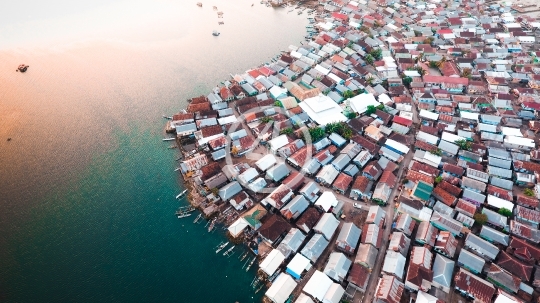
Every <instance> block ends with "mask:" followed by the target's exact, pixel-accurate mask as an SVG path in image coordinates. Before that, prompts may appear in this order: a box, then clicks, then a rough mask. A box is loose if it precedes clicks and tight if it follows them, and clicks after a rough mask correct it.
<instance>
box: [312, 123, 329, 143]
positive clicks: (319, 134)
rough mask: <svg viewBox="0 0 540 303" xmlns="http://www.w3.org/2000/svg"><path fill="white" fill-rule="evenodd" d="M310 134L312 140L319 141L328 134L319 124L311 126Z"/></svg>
mask: <svg viewBox="0 0 540 303" xmlns="http://www.w3.org/2000/svg"><path fill="white" fill-rule="evenodd" d="M309 135H310V136H311V141H312V142H317V141H319V140H321V139H322V138H324V137H325V136H326V134H325V133H324V130H323V129H322V128H320V127H318V126H315V127H312V128H310V129H309Z"/></svg>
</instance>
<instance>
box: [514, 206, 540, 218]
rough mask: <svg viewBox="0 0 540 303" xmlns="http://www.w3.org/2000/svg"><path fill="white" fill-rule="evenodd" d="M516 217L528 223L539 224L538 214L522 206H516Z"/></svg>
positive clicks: (539, 213)
mask: <svg viewBox="0 0 540 303" xmlns="http://www.w3.org/2000/svg"><path fill="white" fill-rule="evenodd" d="M516 216H517V217H519V218H523V219H525V220H527V221H529V222H540V212H539V211H537V210H533V209H528V208H525V207H523V206H519V205H518V206H516Z"/></svg>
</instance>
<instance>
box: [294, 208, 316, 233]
mask: <svg viewBox="0 0 540 303" xmlns="http://www.w3.org/2000/svg"><path fill="white" fill-rule="evenodd" d="M320 217H321V213H319V211H317V210H316V209H315V208H313V207H308V209H307V210H306V211H305V212H304V213H303V214H302V215H301V216H300V218H299V219H298V221H296V226H298V228H300V229H302V230H303V231H305V232H306V233H307V232H308V231H307V230H305V229H304V227H306V228H308V229H312V228H313V226H315V224H317V222H318V221H319V218H320Z"/></svg>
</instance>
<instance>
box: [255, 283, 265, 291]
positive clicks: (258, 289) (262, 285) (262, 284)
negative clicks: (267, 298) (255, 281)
mask: <svg viewBox="0 0 540 303" xmlns="http://www.w3.org/2000/svg"><path fill="white" fill-rule="evenodd" d="M263 287H264V283H261V286H260V287H259V288H257V290H256V291H255V293H258V292H259V291H260V290H261V289H262V288H263Z"/></svg>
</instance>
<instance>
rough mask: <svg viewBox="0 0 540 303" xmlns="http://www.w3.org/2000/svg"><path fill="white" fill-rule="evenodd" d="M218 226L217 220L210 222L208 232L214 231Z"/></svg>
mask: <svg viewBox="0 0 540 303" xmlns="http://www.w3.org/2000/svg"><path fill="white" fill-rule="evenodd" d="M215 225H216V219H214V220H212V222H210V226H208V232H211V231H212V229H214V226H215Z"/></svg>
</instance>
